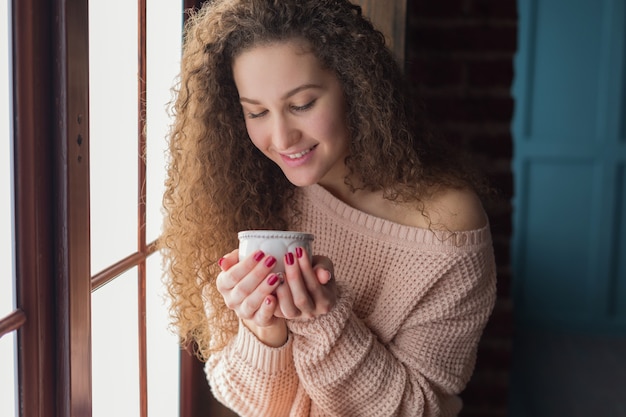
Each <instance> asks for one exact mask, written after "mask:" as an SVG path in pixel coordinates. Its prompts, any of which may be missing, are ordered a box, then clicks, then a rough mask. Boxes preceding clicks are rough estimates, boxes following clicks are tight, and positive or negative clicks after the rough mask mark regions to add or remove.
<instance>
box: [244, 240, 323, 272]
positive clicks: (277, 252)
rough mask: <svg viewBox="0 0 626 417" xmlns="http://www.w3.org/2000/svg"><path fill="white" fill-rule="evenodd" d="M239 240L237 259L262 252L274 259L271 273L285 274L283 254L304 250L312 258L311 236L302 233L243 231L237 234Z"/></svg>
mask: <svg viewBox="0 0 626 417" xmlns="http://www.w3.org/2000/svg"><path fill="white" fill-rule="evenodd" d="M237 237H238V238H239V259H240V260H241V259H244V258H246V257H247V256H248V255H250V254H252V253H254V252H256V251H257V250H262V251H263V253H265V254H266V255H272V256H273V257H274V258H276V265H274V268H272V272H285V264H284V259H285V254H286V253H287V252H291V253H293V254H295V253H296V248H297V247H301V248H304V250H305V251H306V253H307V254H308V256H309V259H310V258H311V257H312V244H313V235H312V234H310V233H303V232H285V231H280V230H245V231H242V232H239V233H238V234H237Z"/></svg>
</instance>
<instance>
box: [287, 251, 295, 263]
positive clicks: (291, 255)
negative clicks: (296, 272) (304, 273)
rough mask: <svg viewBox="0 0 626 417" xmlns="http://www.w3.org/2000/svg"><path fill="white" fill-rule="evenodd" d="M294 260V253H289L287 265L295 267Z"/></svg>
mask: <svg viewBox="0 0 626 417" xmlns="http://www.w3.org/2000/svg"><path fill="white" fill-rule="evenodd" d="M293 262H294V259H293V253H291V252H287V253H286V254H285V263H286V264H287V265H293Z"/></svg>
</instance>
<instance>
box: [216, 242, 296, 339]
mask: <svg viewBox="0 0 626 417" xmlns="http://www.w3.org/2000/svg"><path fill="white" fill-rule="evenodd" d="M275 263H276V259H275V258H274V257H273V256H266V255H265V254H264V253H263V252H262V251H257V252H255V253H253V254H251V255H250V256H248V257H247V258H246V259H243V260H242V261H241V262H238V251H237V250H235V251H233V252H231V253H229V254H228V255H226V256H224V257H223V258H222V259H220V261H219V264H220V268H222V272H220V274H219V275H218V276H217V281H216V285H217V290H218V291H219V292H220V294H222V297H224V303H225V304H226V306H227V307H228V308H230V309H231V310H233V311H234V312H235V313H236V314H237V316H238V317H239V318H241V319H242V320H243V323H244V324H245V325H246V327H247V328H248V329H250V331H252V332H253V333H254V334H255V335H256V336H257V338H258V339H259V340H260V341H261V342H263V343H265V344H267V345H269V346H273V347H279V346H282V345H283V344H285V342H286V341H287V326H286V324H285V321H284V320H283V319H282V318H280V317H277V316H276V315H275V312H276V310H277V305H278V304H277V301H276V296H275V295H274V294H273V293H274V291H276V288H277V287H278V286H279V285H280V282H281V279H280V276H278V275H277V274H273V273H270V271H271V269H272V267H273V266H274V264H275Z"/></svg>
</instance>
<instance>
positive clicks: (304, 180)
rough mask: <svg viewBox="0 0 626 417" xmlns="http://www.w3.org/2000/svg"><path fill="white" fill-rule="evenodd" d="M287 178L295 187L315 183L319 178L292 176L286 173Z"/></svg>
mask: <svg viewBox="0 0 626 417" xmlns="http://www.w3.org/2000/svg"><path fill="white" fill-rule="evenodd" d="M287 180H289V182H290V183H292V184H293V185H295V186H296V187H307V186H309V185H313V184H317V183H318V181H319V178H317V177H301V176H297V177H294V176H289V175H287Z"/></svg>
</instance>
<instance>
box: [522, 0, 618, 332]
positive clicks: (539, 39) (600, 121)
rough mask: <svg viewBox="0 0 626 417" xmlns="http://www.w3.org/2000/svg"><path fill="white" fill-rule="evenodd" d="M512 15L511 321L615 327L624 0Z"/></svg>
mask: <svg viewBox="0 0 626 417" xmlns="http://www.w3.org/2000/svg"><path fill="white" fill-rule="evenodd" d="M518 11H519V38H518V39H519V51H518V53H517V56H516V59H515V80H514V85H513V95H514V98H515V102H516V108H515V113H514V121H513V136H514V162H513V171H514V175H515V198H514V235H513V244H512V258H513V270H514V271H513V299H514V311H515V317H516V321H517V323H518V324H519V325H522V326H534V327H546V328H553V329H574V330H577V331H583V332H598V331H601V332H608V333H613V334H617V333H625V332H626V216H625V214H626V128H625V126H626V121H625V120H626V30H625V26H626V5H625V1H624V0H568V1H562V0H519V1H518Z"/></svg>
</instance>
